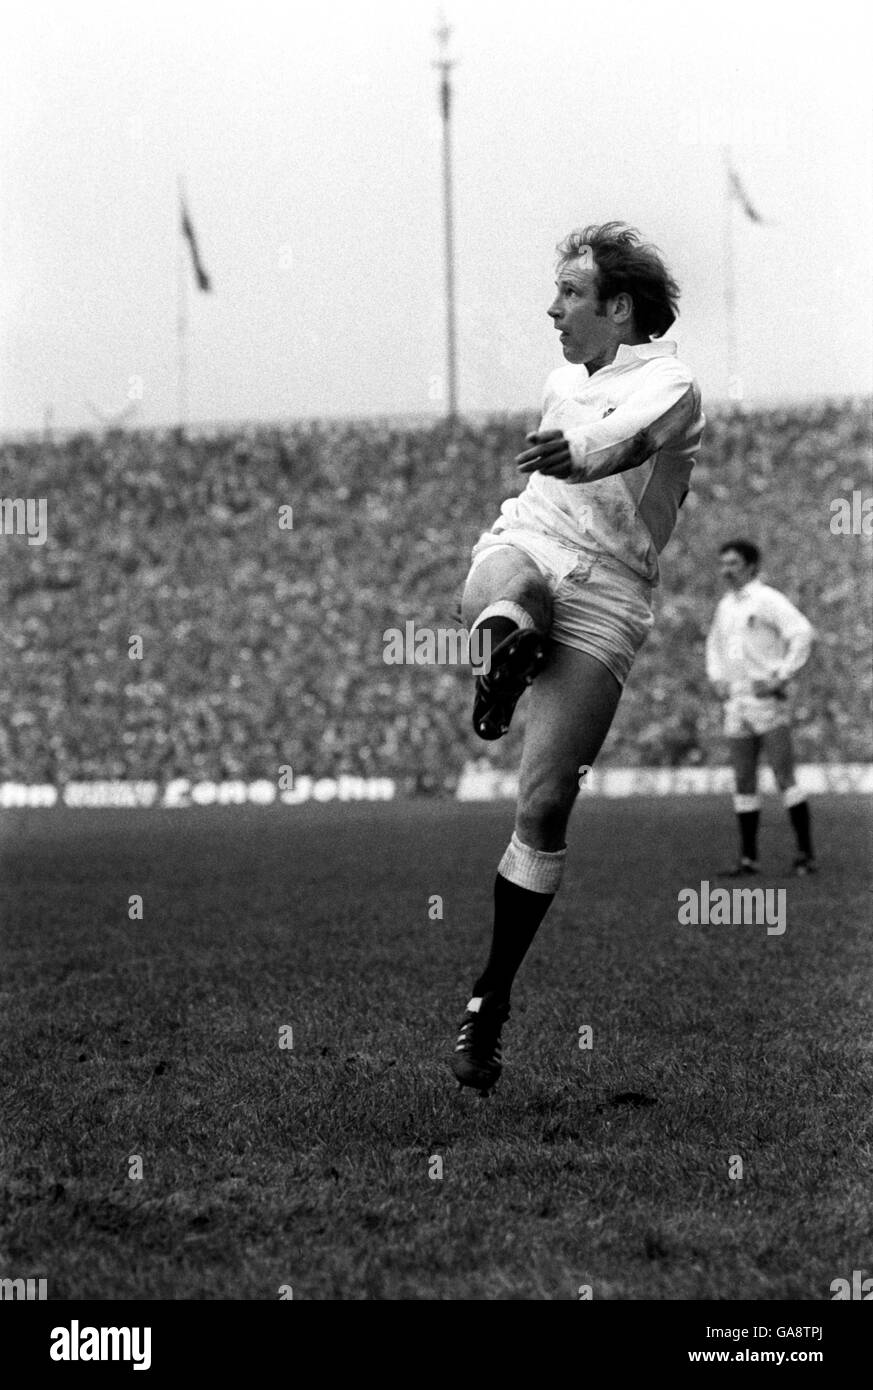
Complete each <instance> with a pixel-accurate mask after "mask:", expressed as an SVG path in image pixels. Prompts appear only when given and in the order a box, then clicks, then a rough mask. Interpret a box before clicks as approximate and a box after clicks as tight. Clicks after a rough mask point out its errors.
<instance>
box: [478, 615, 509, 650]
mask: <svg viewBox="0 0 873 1390" xmlns="http://www.w3.org/2000/svg"><path fill="white" fill-rule="evenodd" d="M517 628H518V623H517V622H516V621H515V619H514V618H506V617H504V616H503V614H502V613H500V614H495V616H494V617H493V618H485V619H484V620H483V621H482V622H481V623H476V631H477V632H487V633H488V634H489V637H490V641H491V650H492V652H493V651H494V648H495V647H498V646H499V645H500V643H501V642H505V641H506V639H507V637H509V636H510V634H511V633H513V632H515V631H516V629H517ZM476 640H477V641H478V642H482V640H483V639H482V638H481V637H479V638H477V639H476Z"/></svg>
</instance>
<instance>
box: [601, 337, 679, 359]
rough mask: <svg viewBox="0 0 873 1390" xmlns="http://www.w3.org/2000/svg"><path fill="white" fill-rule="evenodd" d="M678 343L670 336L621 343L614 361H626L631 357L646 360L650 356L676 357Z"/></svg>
mask: <svg viewBox="0 0 873 1390" xmlns="http://www.w3.org/2000/svg"><path fill="white" fill-rule="evenodd" d="M675 356H676V344H675V343H674V342H673V341H672V339H670V338H655V339H654V340H653V341H652V342H650V343H621V344H620V345H619V349H618V352H617V353H616V354H615V357H614V358H613V361H614V362H626V361H627V360H628V358H630V357H639V358H641V359H642V360H643V361H646V360H647V359H648V358H649V357H675Z"/></svg>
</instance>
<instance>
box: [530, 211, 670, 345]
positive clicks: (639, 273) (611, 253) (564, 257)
mask: <svg viewBox="0 0 873 1390" xmlns="http://www.w3.org/2000/svg"><path fill="white" fill-rule="evenodd" d="M583 246H590V247H591V250H592V251H593V252H594V259H595V261H596V263H597V292H598V296H599V298H600V303H601V304H603V303H604V302H605V301H606V300H607V299H612V298H613V297H614V296H615V295H617V294H629V295H630V297H631V299H632V300H633V305H634V322H635V323H636V326H637V328H638V329H639V331H640V332H641V333H644V334H645V335H646V337H647V338H660V337H661V336H662V334H664V333H666V332H667V329H668V328H669V327H670V325H671V324H672V323H673V321H674V319H675V318H676V316H677V314H678V313H679V306H678V299H679V286H678V285H677V284H676V281H675V280H674V279H673V276H672V275H671V274H670V272H669V270H668V269H667V267H666V266H665V264H664V261H663V258H662V256H661V253H660V251H659V250H658V248H657V247H656V246H652V245H650V244H649V243H648V242H644V241H642V240H641V239H640V234H639V232H638V231H637V230H636V229H635V228H634V227H629V226H628V225H627V224H626V223H625V222H603V223H600V224H597V223H592V224H591V225H590V226H588V227H577V228H576V229H575V230H574V231H572V232H570V234H569V236H566V237H564V240H563V241H560V242H559V243H558V245H557V248H556V249H557V252H558V269H559V270H560V269H562V268H563V266H564V265H566V263H567V262H568V261H571V260H573V259H574V257H576V256H578V255H579V252H580V250H581V248H582V247H583Z"/></svg>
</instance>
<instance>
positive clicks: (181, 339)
mask: <svg viewBox="0 0 873 1390" xmlns="http://www.w3.org/2000/svg"><path fill="white" fill-rule="evenodd" d="M184 207H185V188H184V185H183V183H182V179H181V176H180V178H179V210H178V212H177V213H176V217H177V219H178V218H179V217H180V216H181V214H182V209H183V208H184ZM176 240H177V243H178V255H177V258H176V340H177V356H176V415H177V422H178V427H179V429H180V430H184V428H185V426H186V425H187V423H188V267H187V265H186V264H185V243H184V241H183V239H182V237H181V236H180V235H178V227H177V237H176Z"/></svg>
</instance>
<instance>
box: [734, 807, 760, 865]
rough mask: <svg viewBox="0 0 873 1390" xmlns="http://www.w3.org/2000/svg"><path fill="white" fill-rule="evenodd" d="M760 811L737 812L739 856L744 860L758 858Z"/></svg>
mask: <svg viewBox="0 0 873 1390" xmlns="http://www.w3.org/2000/svg"><path fill="white" fill-rule="evenodd" d="M760 816H761V812H760V811H738V812H737V822H738V824H739V827H740V854H741V855H742V857H743V858H744V859H754V860H757V858H758V821H759V819H760Z"/></svg>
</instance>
